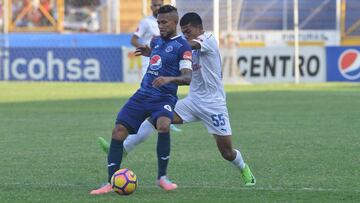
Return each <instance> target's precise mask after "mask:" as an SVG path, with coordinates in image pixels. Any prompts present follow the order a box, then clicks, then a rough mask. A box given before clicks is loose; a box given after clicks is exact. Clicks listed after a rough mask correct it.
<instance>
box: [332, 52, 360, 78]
mask: <svg viewBox="0 0 360 203" xmlns="http://www.w3.org/2000/svg"><path fill="white" fill-rule="evenodd" d="M326 60H327V81H344V82H360V47H327V48H326Z"/></svg>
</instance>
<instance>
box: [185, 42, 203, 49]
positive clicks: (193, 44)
mask: <svg viewBox="0 0 360 203" xmlns="http://www.w3.org/2000/svg"><path fill="white" fill-rule="evenodd" d="M188 43H189V45H190V47H191V49H201V44H200V43H199V42H197V41H195V40H191V41H188Z"/></svg>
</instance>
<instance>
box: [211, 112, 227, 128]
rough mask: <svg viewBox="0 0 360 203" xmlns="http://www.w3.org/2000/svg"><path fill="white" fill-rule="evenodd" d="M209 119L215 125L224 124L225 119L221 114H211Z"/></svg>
mask: <svg viewBox="0 0 360 203" xmlns="http://www.w3.org/2000/svg"><path fill="white" fill-rule="evenodd" d="M211 120H212V121H213V125H214V126H215V127H219V126H224V125H225V119H224V115H223V114H218V115H216V114H213V115H211Z"/></svg>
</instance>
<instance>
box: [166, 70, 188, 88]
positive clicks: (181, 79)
mask: <svg viewBox="0 0 360 203" xmlns="http://www.w3.org/2000/svg"><path fill="white" fill-rule="evenodd" d="M191 76H192V70H191V69H190V68H183V69H181V75H180V76H178V77H170V78H171V81H170V82H171V83H175V84H178V85H190V82H191Z"/></svg>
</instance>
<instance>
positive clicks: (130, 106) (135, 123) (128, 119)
mask: <svg viewBox="0 0 360 203" xmlns="http://www.w3.org/2000/svg"><path fill="white" fill-rule="evenodd" d="M141 101H142V100H139V99H136V96H135V97H134V96H133V97H131V98H130V99H129V100H128V101H127V102H126V104H125V105H124V106H123V107H122V108H121V110H120V111H119V113H118V115H117V117H116V123H115V124H116V125H119V124H121V125H122V126H124V127H125V128H126V129H127V131H128V133H129V134H136V133H137V131H138V129H139V127H140V125H141V123H142V122H143V121H144V120H145V119H146V118H147V117H148V116H149V114H148V113H147V111H146V109H145V108H144V105H146V104H145V102H141Z"/></svg>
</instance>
